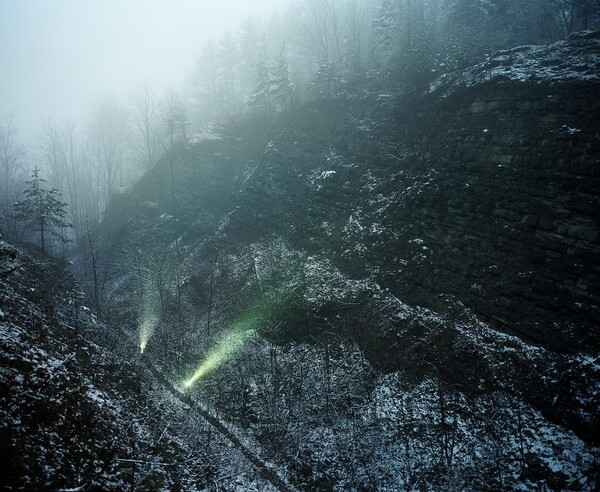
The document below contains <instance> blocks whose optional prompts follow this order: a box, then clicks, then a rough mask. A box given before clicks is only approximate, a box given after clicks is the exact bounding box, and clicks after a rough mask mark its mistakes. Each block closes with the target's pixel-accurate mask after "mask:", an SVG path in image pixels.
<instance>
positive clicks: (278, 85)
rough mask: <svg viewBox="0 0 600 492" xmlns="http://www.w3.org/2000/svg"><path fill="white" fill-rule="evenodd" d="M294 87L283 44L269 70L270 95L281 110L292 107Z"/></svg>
mask: <svg viewBox="0 0 600 492" xmlns="http://www.w3.org/2000/svg"><path fill="white" fill-rule="evenodd" d="M295 88H296V87H295V85H294V83H293V82H292V81H291V80H290V70H289V67H288V62H287V55H286V48H285V43H283V44H282V45H281V49H280V50H279V55H278V56H277V60H276V61H275V66H273V67H272V69H271V94H272V96H273V99H274V101H275V102H276V103H277V104H278V105H279V106H281V107H282V108H283V109H285V108H287V107H292V106H293V105H294V91H295Z"/></svg>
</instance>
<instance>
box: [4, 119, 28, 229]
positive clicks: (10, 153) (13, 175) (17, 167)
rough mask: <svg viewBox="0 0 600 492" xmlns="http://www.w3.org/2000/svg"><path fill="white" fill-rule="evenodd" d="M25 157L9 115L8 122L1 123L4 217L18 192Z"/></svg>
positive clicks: (6, 215)
mask: <svg viewBox="0 0 600 492" xmlns="http://www.w3.org/2000/svg"><path fill="white" fill-rule="evenodd" d="M24 158H25V148H24V146H23V145H22V144H20V143H19V142H18V141H17V130H16V128H15V126H14V124H13V121H12V117H10V116H9V117H8V118H7V121H6V124H1V123H0V190H1V191H2V198H1V199H0V209H1V210H2V212H3V213H2V216H3V217H4V218H7V217H8V216H9V215H10V214H9V213H8V207H10V204H11V203H12V202H13V201H14V200H15V198H16V196H17V194H18V190H17V183H16V180H17V177H18V174H19V172H20V171H22V170H23V160H24Z"/></svg>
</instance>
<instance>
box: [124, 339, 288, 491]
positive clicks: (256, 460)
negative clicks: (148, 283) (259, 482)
mask: <svg viewBox="0 0 600 492" xmlns="http://www.w3.org/2000/svg"><path fill="white" fill-rule="evenodd" d="M127 338H128V339H130V338H129V337H127ZM140 360H141V362H142V363H143V365H144V367H146V369H148V370H149V371H150V372H151V373H152V375H153V376H154V377H155V379H156V380H157V381H158V382H159V383H160V384H161V386H163V387H164V388H165V389H166V390H167V391H168V392H169V393H171V394H172V395H173V396H174V397H175V398H177V399H178V400H179V401H181V402H182V403H184V404H185V405H187V406H188V407H189V408H190V409H191V410H193V411H194V412H195V413H196V414H198V415H200V416H201V417H202V418H204V419H205V420H206V421H207V422H208V423H209V424H210V425H212V426H213V427H214V428H215V429H216V430H217V431H218V432H219V433H220V434H221V435H223V437H225V438H226V439H227V440H228V441H230V442H231V444H233V446H235V447H236V448H237V449H238V450H239V451H240V452H241V453H242V454H243V455H244V456H245V457H246V459H247V460H248V461H249V462H250V463H252V465H254V467H255V468H256V469H257V471H258V474H259V476H260V477H261V478H262V479H264V480H266V481H268V482H269V483H270V484H271V485H273V487H275V488H276V489H278V490H280V491H282V492H295V491H296V489H295V488H294V487H292V486H291V485H290V484H288V483H287V482H286V481H285V480H284V479H283V478H282V477H281V474H280V473H279V472H278V471H277V468H276V467H275V466H274V465H272V464H270V463H267V462H266V461H265V460H263V459H262V458H261V457H260V456H258V455H257V454H256V453H255V452H254V451H252V450H251V449H250V448H249V447H248V446H247V445H246V444H244V443H243V442H242V440H241V439H240V438H239V437H238V436H237V435H236V434H234V433H233V432H232V431H231V430H230V429H228V428H227V426H226V425H225V424H224V423H223V422H222V421H221V420H219V419H218V418H216V417H215V416H214V415H212V414H211V413H210V412H208V411H207V410H206V409H204V408H202V407H201V406H200V405H198V404H197V403H196V402H194V401H193V400H192V399H191V397H190V396H189V395H186V394H185V393H183V392H182V391H180V390H178V389H177V388H175V386H173V384H172V383H171V382H170V381H169V380H168V379H167V378H166V377H165V376H164V375H163V374H162V373H161V372H160V371H159V370H158V369H157V368H156V367H155V366H154V365H153V364H152V362H151V361H150V360H149V359H148V357H141V358H140Z"/></svg>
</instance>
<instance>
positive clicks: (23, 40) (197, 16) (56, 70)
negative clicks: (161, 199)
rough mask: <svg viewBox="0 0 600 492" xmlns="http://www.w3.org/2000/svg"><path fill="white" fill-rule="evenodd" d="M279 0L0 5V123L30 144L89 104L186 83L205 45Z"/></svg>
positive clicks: (2, 1)
mask: <svg viewBox="0 0 600 492" xmlns="http://www.w3.org/2000/svg"><path fill="white" fill-rule="evenodd" d="M284 3H285V2H284V1H282V0H0V118H1V119H2V121H5V120H6V118H7V116H8V114H9V113H11V112H12V113H13V114H14V121H15V123H16V125H17V127H18V130H19V139H20V140H22V141H27V142H28V143H31V141H32V140H33V138H35V136H36V134H37V133H38V132H39V128H40V126H41V123H42V120H43V118H44V117H50V118H52V120H54V121H56V122H58V123H62V122H63V121H64V120H66V119H71V120H73V121H75V122H76V123H77V124H81V122H82V121H84V120H85V115H86V114H87V113H88V112H89V108H90V105H91V102H92V101H93V100H94V99H95V98H96V97H97V96H99V95H101V94H103V93H106V92H111V93H113V94H115V95H117V96H119V97H126V96H127V94H128V93H129V92H130V91H131V90H132V89H133V88H134V87H135V86H136V85H137V84H138V83H139V82H140V81H141V80H142V79H146V80H148V81H149V82H150V83H151V84H152V86H153V87H155V88H156V89H162V88H164V87H166V86H169V85H175V86H183V85H185V84H188V83H189V81H190V78H191V72H192V70H193V67H194V65H195V62H196V59H197V57H198V54H199V52H200V49H201V48H202V46H203V44H204V42H205V40H206V39H208V38H209V37H213V38H215V39H216V38H219V37H220V35H221V34H222V33H223V32H224V31H225V30H226V29H232V30H234V29H235V28H236V27H237V26H238V25H239V24H240V22H242V21H243V20H244V19H245V18H247V17H248V16H250V15H252V16H255V17H258V18H262V19H268V18H269V16H270V15H271V13H272V12H273V11H274V10H276V9H278V8H279V9H281V6H282V4H284Z"/></svg>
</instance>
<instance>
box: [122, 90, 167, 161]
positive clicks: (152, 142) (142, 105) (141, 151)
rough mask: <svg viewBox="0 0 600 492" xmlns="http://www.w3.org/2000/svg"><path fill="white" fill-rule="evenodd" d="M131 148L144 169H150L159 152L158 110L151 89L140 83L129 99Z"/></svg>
mask: <svg viewBox="0 0 600 492" xmlns="http://www.w3.org/2000/svg"><path fill="white" fill-rule="evenodd" d="M129 123H130V125H131V146H132V147H133V150H134V151H135V152H136V154H137V155H138V156H139V158H140V160H141V161H142V162H143V163H144V164H145V166H146V168H151V167H152V166H153V165H154V164H155V163H156V160H157V159H158V155H159V152H160V145H161V142H160V139H161V136H160V130H159V127H160V108H159V105H158V103H157V100H156V95H155V94H154V92H153V90H152V87H151V86H150V84H149V83H148V82H147V81H144V82H142V83H140V84H139V85H138V86H137V88H136V89H135V90H134V91H133V92H132V93H131V95H130V97H129Z"/></svg>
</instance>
